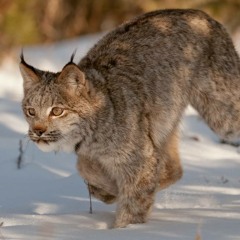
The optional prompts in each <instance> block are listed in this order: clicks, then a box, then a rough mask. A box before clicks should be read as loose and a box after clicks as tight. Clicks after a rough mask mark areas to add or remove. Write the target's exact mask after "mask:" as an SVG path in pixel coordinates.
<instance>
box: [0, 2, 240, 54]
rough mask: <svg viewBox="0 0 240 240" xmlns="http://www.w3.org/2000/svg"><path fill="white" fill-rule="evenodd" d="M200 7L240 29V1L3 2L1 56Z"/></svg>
mask: <svg viewBox="0 0 240 240" xmlns="http://www.w3.org/2000/svg"><path fill="white" fill-rule="evenodd" d="M163 8H197V9H202V10H204V11H206V12H207V13H209V14H210V15H211V16H212V17H214V18H215V19H217V20H218V21H220V22H221V23H223V24H224V25H225V26H226V27H227V28H228V31H229V32H230V33H231V34H232V36H233V37H234V36H235V35H236V34H237V33H238V32H239V30H240V0H48V1H47V0H0V57H1V56H2V55H4V54H8V53H9V50H11V49H12V48H14V47H16V46H24V45H32V44H39V43H41V44H43V43H52V42H56V41H59V40H64V39H70V38H74V37H76V36H80V35H86V34H90V33H96V32H103V31H109V30H111V29H112V28H114V27H115V26H117V25H119V24H120V23H122V22H124V21H126V20H129V19H130V18H132V17H134V16H136V15H139V14H141V13H144V12H147V11H152V10H156V9H163Z"/></svg>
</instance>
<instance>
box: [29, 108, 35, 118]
mask: <svg viewBox="0 0 240 240" xmlns="http://www.w3.org/2000/svg"><path fill="white" fill-rule="evenodd" d="M35 114H36V112H35V109H34V108H28V109H27V115H28V116H30V117H34V116H35Z"/></svg>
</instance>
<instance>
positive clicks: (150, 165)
mask: <svg viewBox="0 0 240 240" xmlns="http://www.w3.org/2000/svg"><path fill="white" fill-rule="evenodd" d="M148 160H149V159H148ZM148 160H146V164H145V165H146V166H144V167H143V169H142V170H141V171H140V172H139V173H137V174H136V173H135V174H133V175H134V176H131V177H128V176H125V177H126V178H125V179H128V180H127V181H125V182H124V183H123V184H122V186H119V197H118V205H117V212H116V220H115V224H114V227H115V228H119V227H126V226H127V225H128V224H134V223H144V222H146V221H147V217H148V215H149V213H150V211H151V208H152V205H153V203H154V197H155V192H156V186H157V175H158V169H157V160H156V159H150V160H149V161H148Z"/></svg>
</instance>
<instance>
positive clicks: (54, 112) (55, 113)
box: [51, 107, 64, 117]
mask: <svg viewBox="0 0 240 240" xmlns="http://www.w3.org/2000/svg"><path fill="white" fill-rule="evenodd" d="M63 112H64V109H63V108H60V107H54V108H52V111H51V115H52V116H56V117H57V116H61V115H62V114H63Z"/></svg>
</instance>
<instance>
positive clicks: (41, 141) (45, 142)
mask: <svg viewBox="0 0 240 240" xmlns="http://www.w3.org/2000/svg"><path fill="white" fill-rule="evenodd" d="M35 142H36V143H37V144H48V145H49V141H47V140H44V139H38V140H35Z"/></svg>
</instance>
